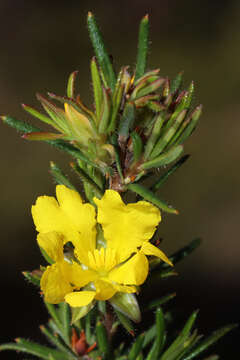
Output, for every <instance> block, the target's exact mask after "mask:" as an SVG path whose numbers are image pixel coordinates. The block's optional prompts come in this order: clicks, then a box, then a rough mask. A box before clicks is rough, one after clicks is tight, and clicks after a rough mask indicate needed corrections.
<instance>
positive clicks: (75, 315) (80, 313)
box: [71, 302, 95, 324]
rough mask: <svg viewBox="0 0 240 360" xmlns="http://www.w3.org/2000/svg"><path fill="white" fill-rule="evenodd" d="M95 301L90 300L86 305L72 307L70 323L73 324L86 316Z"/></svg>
mask: <svg viewBox="0 0 240 360" xmlns="http://www.w3.org/2000/svg"><path fill="white" fill-rule="evenodd" d="M94 305H95V302H91V303H90V304H88V305H86V306H80V307H73V308H72V309H71V310H72V319H71V324H75V323H76V322H77V321H78V320H79V319H81V318H83V317H84V316H86V315H87V314H88V313H89V311H90V310H92V308H93V307H94Z"/></svg>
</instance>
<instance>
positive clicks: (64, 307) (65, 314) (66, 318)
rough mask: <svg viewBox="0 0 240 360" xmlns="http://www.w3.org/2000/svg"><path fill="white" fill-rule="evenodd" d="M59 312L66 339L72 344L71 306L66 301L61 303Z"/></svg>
mask: <svg viewBox="0 0 240 360" xmlns="http://www.w3.org/2000/svg"><path fill="white" fill-rule="evenodd" d="M58 313H59V316H60V319H61V323H62V328H63V335H64V339H65V341H66V342H67V343H68V345H69V346H70V344H71V341H70V336H71V327H70V323H71V311H70V306H69V305H68V304H67V303H66V302H63V303H60V304H59V310H58Z"/></svg>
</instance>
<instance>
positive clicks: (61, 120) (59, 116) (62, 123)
mask: <svg viewBox="0 0 240 360" xmlns="http://www.w3.org/2000/svg"><path fill="white" fill-rule="evenodd" d="M36 96H37V99H38V100H39V101H40V102H41V104H42V106H43V108H44V110H45V111H46V112H47V113H48V115H49V116H50V117H51V119H52V120H53V122H54V125H53V126H54V127H55V128H56V129H58V130H59V131H62V132H64V133H66V134H68V133H69V130H68V126H67V123H66V117H65V112H64V110H63V109H61V108H59V107H57V106H56V105H55V104H54V103H52V102H51V101H49V100H48V99H46V98H45V97H44V96H42V95H41V94H37V95H36Z"/></svg>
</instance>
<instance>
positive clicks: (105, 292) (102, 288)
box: [94, 280, 117, 301]
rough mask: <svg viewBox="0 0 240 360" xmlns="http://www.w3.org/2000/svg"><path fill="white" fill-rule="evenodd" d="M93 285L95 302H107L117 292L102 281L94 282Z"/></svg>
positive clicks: (110, 285)
mask: <svg viewBox="0 0 240 360" xmlns="http://www.w3.org/2000/svg"><path fill="white" fill-rule="evenodd" d="M94 285H95V288H96V296H95V298H96V300H102V301H104V300H108V299H110V298H111V297H113V295H115V293H116V292H117V289H115V288H114V287H113V286H112V284H110V283H109V282H106V281H104V280H98V281H95V283H94Z"/></svg>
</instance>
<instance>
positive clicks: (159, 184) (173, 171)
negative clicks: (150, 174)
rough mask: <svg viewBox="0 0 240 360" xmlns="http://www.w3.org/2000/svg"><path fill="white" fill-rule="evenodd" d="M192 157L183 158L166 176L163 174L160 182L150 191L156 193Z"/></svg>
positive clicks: (159, 179)
mask: <svg viewBox="0 0 240 360" xmlns="http://www.w3.org/2000/svg"><path fill="white" fill-rule="evenodd" d="M189 157H190V155H184V156H182V157H181V158H180V159H179V160H178V161H177V162H176V163H175V164H174V165H172V166H171V168H170V169H168V170H167V171H166V172H165V173H164V174H162V175H161V176H160V177H159V178H158V180H157V181H156V182H155V183H154V184H153V185H152V186H151V187H150V190H151V191H153V192H156V191H157V190H158V189H160V187H161V186H162V185H163V184H164V183H165V182H166V181H167V179H168V178H169V176H170V175H172V174H174V173H175V171H176V170H177V169H179V168H180V167H181V166H182V165H183V164H184V163H185V161H187V160H188V159H189Z"/></svg>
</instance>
